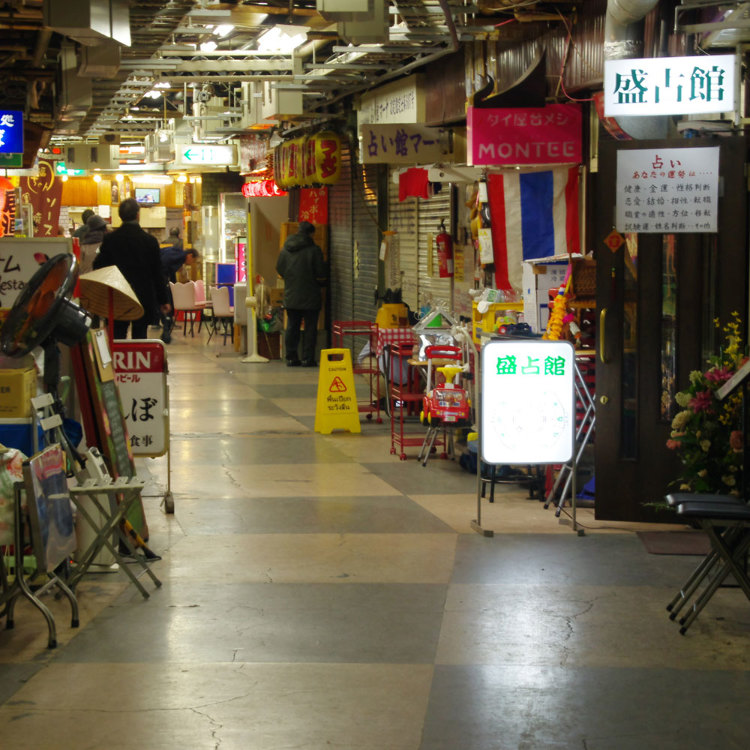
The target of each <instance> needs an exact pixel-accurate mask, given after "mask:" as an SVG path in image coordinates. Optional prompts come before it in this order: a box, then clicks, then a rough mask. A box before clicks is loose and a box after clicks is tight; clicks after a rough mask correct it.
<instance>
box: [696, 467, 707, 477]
mask: <svg viewBox="0 0 750 750" xmlns="http://www.w3.org/2000/svg"><path fill="white" fill-rule="evenodd" d="M698 476H699V477H705V476H708V469H701V470H700V471H699V472H698Z"/></svg>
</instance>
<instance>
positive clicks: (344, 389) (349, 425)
mask: <svg viewBox="0 0 750 750" xmlns="http://www.w3.org/2000/svg"><path fill="white" fill-rule="evenodd" d="M361 429H362V428H361V427H360V424H359V409H358V407H357V394H356V392H355V390H354V376H353V375H352V355H351V352H350V351H349V350H348V349H323V351H322V352H321V353H320V372H319V374H318V403H317V408H316V410H315V432H320V433H321V434H323V435H329V434H330V433H331V432H332V431H333V430H348V431H349V432H361Z"/></svg>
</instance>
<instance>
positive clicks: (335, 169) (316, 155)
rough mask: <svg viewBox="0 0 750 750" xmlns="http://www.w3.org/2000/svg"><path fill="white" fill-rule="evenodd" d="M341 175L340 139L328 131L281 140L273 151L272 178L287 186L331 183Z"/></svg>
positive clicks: (281, 185)
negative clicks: (305, 136)
mask: <svg viewBox="0 0 750 750" xmlns="http://www.w3.org/2000/svg"><path fill="white" fill-rule="evenodd" d="M340 176H341V138H340V137H339V136H338V135H337V134H336V133H332V132H323V133H316V134H315V135H312V136H308V137H307V138H295V139H294V140H291V141H285V142H284V143H282V144H281V145H280V146H277V147H276V149H275V151H274V179H275V180H276V184H277V185H278V186H279V187H280V188H283V189H284V190H286V189H288V188H290V187H311V186H317V185H334V184H335V183H337V182H338V181H339V177H340Z"/></svg>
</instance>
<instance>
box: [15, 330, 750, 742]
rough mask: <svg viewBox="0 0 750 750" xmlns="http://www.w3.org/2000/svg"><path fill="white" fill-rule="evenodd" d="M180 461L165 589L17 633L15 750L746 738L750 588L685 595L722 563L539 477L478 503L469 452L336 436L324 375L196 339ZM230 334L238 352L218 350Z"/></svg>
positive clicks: (162, 525)
mask: <svg viewBox="0 0 750 750" xmlns="http://www.w3.org/2000/svg"><path fill="white" fill-rule="evenodd" d="M174 341H175V343H173V344H172V345H171V346H170V347H169V357H170V369H171V374H170V377H169V383H170V389H171V431H172V443H171V458H172V478H171V484H172V489H173V492H174V497H175V505H176V510H175V514H174V515H173V516H166V515H164V514H163V513H162V512H161V511H160V509H159V499H160V496H159V492H160V491H163V488H164V486H165V483H166V460H165V459H164V458H161V459H155V460H150V459H143V460H139V462H138V463H139V467H140V473H141V476H142V477H145V478H148V479H149V482H150V487H151V490H152V491H151V492H150V493H149V494H150V495H151V497H149V498H147V499H146V507H147V514H148V520H149V525H150V528H151V539H150V542H149V546H150V547H151V548H152V549H153V550H154V551H155V552H158V553H159V554H160V555H161V556H162V558H163V559H162V560H161V561H159V562H156V563H152V564H153V566H154V569H155V571H156V572H157V574H158V575H159V577H160V578H161V579H162V581H163V582H164V585H163V587H162V588H161V589H158V590H154V589H153V586H152V585H151V583H150V582H149V581H148V580H147V579H144V584H145V585H146V586H147V587H148V588H149V590H151V592H152V595H151V597H150V598H149V599H148V600H143V599H142V598H141V596H140V595H139V594H138V592H137V591H136V590H135V589H134V588H133V587H132V586H127V585H126V584H125V583H124V579H122V578H121V577H120V576H121V575H122V574H99V575H96V576H90V577H89V578H88V579H87V580H86V581H85V582H84V583H83V584H82V585H81V586H80V588H79V599H80V603H81V608H82V626H81V628H80V629H79V630H77V631H73V630H71V629H70V628H69V627H68V625H69V621H68V620H69V612H68V613H66V607H67V605H66V604H65V603H64V602H62V601H60V602H56V601H54V600H52V599H51V598H50V597H47V599H49V600H50V601H49V604H50V606H51V607H52V608H53V610H54V611H55V612H56V614H57V624H58V635H59V640H60V646H59V647H58V648H57V649H56V650H54V651H49V650H47V649H46V648H45V645H46V631H45V627H44V623H43V620H42V618H41V617H40V615H39V614H38V613H37V612H36V611H34V610H33V609H32V608H31V607H30V606H29V605H28V604H26V603H25V602H24V603H22V604H20V605H19V607H18V610H17V616H16V619H17V626H16V629H15V630H13V631H5V630H3V631H0V748H2V749H3V750H5V748H29V749H30V750H38V749H40V748H42V749H46V748H51V749H54V750H58V749H60V750H67V749H68V748H70V749H71V750H87V749H89V748H90V749H92V750H99V749H100V748H143V749H144V750H156V749H162V748H164V749H165V750H166V749H172V748H221V749H222V750H229V749H232V750H234V749H237V750H281V749H283V750H291V749H292V748H295V749H302V750H323V749H324V748H325V749H330V748H340V749H342V750H437V749H438V748H440V749H445V750H520V749H522V748H523V749H524V750H537V749H542V748H579V749H581V750H641V749H643V748H646V749H649V748H654V749H655V748H659V749H660V750H665V749H666V750H672V749H674V750H677V748H679V749H680V750H699V749H700V750H705V749H706V748H743V749H744V748H746V747H747V746H748V734H749V733H750V712H748V710H747V705H748V695H750V605H749V604H748V602H747V601H746V600H745V599H744V597H743V596H742V594H741V593H740V592H738V591H737V590H736V589H726V590H722V591H721V592H720V593H719V594H718V595H717V596H716V598H715V599H714V600H712V602H711V603H710V604H709V608H708V609H707V610H706V611H705V612H704V613H703V615H702V616H701V617H700V618H699V619H698V621H697V622H696V624H695V625H694V626H693V627H692V628H691V630H690V631H689V632H688V634H687V636H684V637H683V636H680V635H679V633H678V629H677V626H676V625H675V624H674V623H672V622H670V621H669V619H668V618H667V616H666V612H665V609H664V606H665V604H666V602H667V601H668V600H669V599H670V598H671V596H672V594H673V593H674V591H675V589H676V587H677V586H678V585H679V584H680V583H681V582H682V581H683V580H684V578H685V577H686V575H687V573H688V572H689V571H690V570H691V569H692V567H693V566H694V565H695V564H696V562H697V560H698V559H699V558H695V557H688V556H665V555H650V554H648V553H647V552H646V550H645V549H644V547H643V545H642V543H641V541H640V540H639V538H638V537H637V536H636V535H635V533H634V527H633V526H626V525H622V524H613V523H598V522H596V521H594V520H593V516H592V512H591V511H590V510H584V509H582V510H580V511H579V520H580V521H581V522H582V523H583V524H584V525H585V526H586V527H587V531H586V536H584V537H578V536H576V535H575V534H574V533H573V532H572V530H571V526H570V523H569V521H568V520H567V519H566V518H564V517H563V518H562V519H561V520H558V519H556V518H555V516H554V514H553V512H552V510H549V511H545V510H544V509H543V507H542V505H541V504H540V503H539V502H538V501H536V500H530V499H527V496H526V493H525V491H522V490H518V489H514V488H509V487H501V488H499V490H498V497H497V502H496V503H494V505H490V504H489V503H486V502H484V503H483V504H482V520H483V525H484V527H486V528H488V529H493V530H494V531H495V536H494V537H485V536H480V535H479V534H477V533H476V532H475V531H473V530H472V529H471V525H470V524H471V521H472V520H473V519H474V518H476V494H475V486H476V481H475V478H474V477H472V476H471V475H469V474H468V473H466V472H464V471H463V470H462V469H461V468H460V467H459V466H458V464H457V463H456V462H452V461H441V460H431V461H430V462H429V464H428V465H427V467H425V468H423V467H422V466H420V465H418V464H417V463H416V461H415V460H413V459H411V460H409V461H406V462H401V461H399V460H398V459H397V458H396V457H394V456H392V455H390V452H389V429H388V425H387V423H383V424H382V425H377V424H374V423H372V422H369V421H364V420H363V426H362V433H361V434H359V435H351V434H348V433H334V434H332V435H330V436H322V435H319V434H316V433H315V432H314V431H313V424H314V416H315V395H316V385H317V372H316V371H314V370H305V369H288V368H286V367H284V366H283V365H282V364H281V363H280V362H277V361H276V362H271V363H268V364H265V365H260V364H242V363H241V362H240V361H239V357H237V356H236V355H234V354H233V353H230V350H229V349H230V348H229V346H227V347H226V348H222V347H221V346H219V345H215V344H214V342H212V344H211V345H210V346H205V345H204V344H203V343H201V342H200V341H199V340H195V341H187V342H186V341H185V340H184V339H183V338H182V336H181V335H175V339H174ZM217 353H218V354H220V356H216V355H217Z"/></svg>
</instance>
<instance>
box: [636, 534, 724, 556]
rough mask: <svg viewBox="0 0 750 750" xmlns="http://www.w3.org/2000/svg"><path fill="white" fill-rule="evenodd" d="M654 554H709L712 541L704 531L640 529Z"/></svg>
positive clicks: (645, 544)
mask: <svg viewBox="0 0 750 750" xmlns="http://www.w3.org/2000/svg"><path fill="white" fill-rule="evenodd" d="M636 533H637V534H638V538H639V539H640V540H641V541H642V542H643V546H644V547H645V548H646V551H647V552H649V553H650V554H652V555H707V554H708V553H709V551H710V550H711V543H710V542H709V541H708V537H707V536H706V535H705V534H704V533H703V532H702V531H638V532H636Z"/></svg>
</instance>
